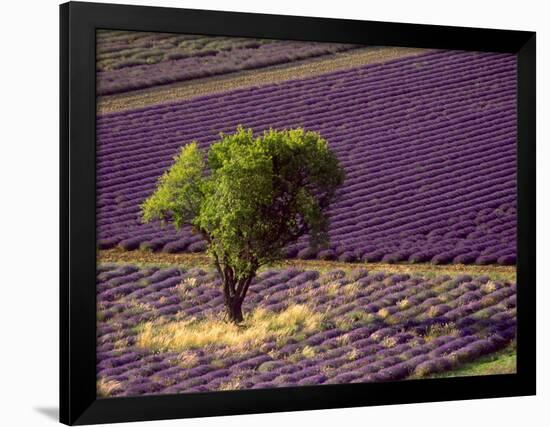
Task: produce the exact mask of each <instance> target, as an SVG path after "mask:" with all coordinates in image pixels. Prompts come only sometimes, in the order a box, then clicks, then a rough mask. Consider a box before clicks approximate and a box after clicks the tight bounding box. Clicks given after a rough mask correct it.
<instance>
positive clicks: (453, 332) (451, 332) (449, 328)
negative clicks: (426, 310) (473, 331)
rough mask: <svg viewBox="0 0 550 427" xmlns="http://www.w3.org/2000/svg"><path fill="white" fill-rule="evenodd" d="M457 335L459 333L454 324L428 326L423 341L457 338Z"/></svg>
mask: <svg viewBox="0 0 550 427" xmlns="http://www.w3.org/2000/svg"><path fill="white" fill-rule="evenodd" d="M459 335H460V332H459V330H458V329H457V328H456V326H455V324H454V323H445V324H443V325H433V326H430V327H429V328H428V330H427V331H426V334H425V335H424V339H425V340H426V341H431V340H434V339H436V338H439V337H442V336H451V337H458V336H459Z"/></svg>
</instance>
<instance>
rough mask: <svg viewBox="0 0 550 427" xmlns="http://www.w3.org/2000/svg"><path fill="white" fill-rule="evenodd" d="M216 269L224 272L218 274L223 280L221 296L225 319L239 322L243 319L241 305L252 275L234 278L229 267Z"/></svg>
mask: <svg viewBox="0 0 550 427" xmlns="http://www.w3.org/2000/svg"><path fill="white" fill-rule="evenodd" d="M218 271H221V272H222V273H224V274H222V273H220V276H221V277H222V281H223V297H224V302H225V312H226V315H227V320H229V321H230V322H233V323H236V324H239V323H241V322H242V321H243V320H244V316H243V311H242V305H243V301H244V298H245V296H246V292H247V291H248V287H249V286H250V283H251V282H252V279H253V277H254V275H253V274H251V275H249V276H248V277H245V278H240V279H235V274H234V273H233V272H232V271H230V269H228V270H227V272H225V271H222V269H221V268H220V269H218Z"/></svg>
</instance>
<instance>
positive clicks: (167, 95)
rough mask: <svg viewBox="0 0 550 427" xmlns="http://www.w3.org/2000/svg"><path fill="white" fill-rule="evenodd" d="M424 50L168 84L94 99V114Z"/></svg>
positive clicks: (355, 55)
mask: <svg viewBox="0 0 550 427" xmlns="http://www.w3.org/2000/svg"><path fill="white" fill-rule="evenodd" d="M425 52H428V50H427V49H417V48H406V47H369V48H361V49H355V50H352V51H348V52H343V53H338V54H335V55H330V56H328V57H326V56H325V57H322V58H317V59H309V60H303V61H298V62H292V63H289V64H283V65H278V66H273V67H267V68H262V69H256V70H247V71H241V72H236V73H230V74H225V75H221V76H214V77H207V78H203V79H197V80H192V81H184V82H181V83H174V84H171V85H163V86H158V87H155V88H149V89H144V90H138V91H132V92H126V93H123V94H117V95H111V96H103V97H98V98H97V113H98V114H105V113H112V112H116V111H124V110H130V109H134V108H140V107H146V106H150V105H154V104H162V103H166V102H173V101H181V100H185V99H190V98H194V97H196V96H202V95H209V94H212V93H219V92H225V91H228V90H233V89H239V88H247V87H252V86H261V85H267V84H271V83H278V82H282V81H286V80H291V79H298V78H305V77H310V76H315V75H319V74H324V73H330V72H333V71H339V70H343V69H347V68H351V67H357V66H361V65H366V64H373V63H379V62H385V61H389V60H392V59H397V58H404V57H407V56H413V55H419V54H422V53H425Z"/></svg>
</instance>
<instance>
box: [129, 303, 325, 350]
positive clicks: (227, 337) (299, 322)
mask: <svg viewBox="0 0 550 427" xmlns="http://www.w3.org/2000/svg"><path fill="white" fill-rule="evenodd" d="M322 320H323V316H322V315H321V314H318V313H314V312H313V311H312V310H311V309H309V308H308V307H307V306H305V305H291V306H290V307H288V308H287V309H286V310H284V311H282V312H279V313H273V312H269V311H267V310H265V309H262V308H258V309H256V310H255V311H254V312H252V314H251V315H250V316H249V317H248V318H247V319H246V320H245V322H244V323H243V324H242V325H235V324H233V323H226V322H223V321H221V320H219V319H216V318H204V319H199V320H188V321H179V322H169V323H165V324H163V325H159V324H158V323H156V322H148V323H145V324H143V325H140V327H139V328H138V336H137V345H138V346H139V347H143V348H148V349H150V350H152V351H184V350H189V349H194V348H203V347H212V346H215V347H219V346H229V347H231V348H232V349H247V348H251V347H257V346H260V345H261V344H262V343H263V342H265V341H267V340H270V339H276V340H282V339H284V338H287V337H291V336H294V335H297V334H304V333H306V334H307V333H310V332H314V331H316V330H318V329H319V327H320V325H321V322H322Z"/></svg>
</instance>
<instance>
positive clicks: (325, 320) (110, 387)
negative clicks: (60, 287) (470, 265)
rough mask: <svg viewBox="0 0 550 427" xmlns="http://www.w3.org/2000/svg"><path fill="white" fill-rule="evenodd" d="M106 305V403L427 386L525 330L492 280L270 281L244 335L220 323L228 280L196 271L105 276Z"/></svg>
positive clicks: (251, 304)
mask: <svg viewBox="0 0 550 427" xmlns="http://www.w3.org/2000/svg"><path fill="white" fill-rule="evenodd" d="M97 300H98V365H97V373H98V391H99V393H100V394H101V395H102V396H103V397H105V396H133V395H140V394H151V393H180V392H184V393H192V392H203V391H213V390H235V389H242V388H269V387H289V386H296V385H312V384H339V383H352V382H371V381H395V380H403V379H407V378H423V377H429V376H430V375H433V374H436V373H441V372H444V371H448V370H451V369H454V368H457V367H460V366H461V365H462V364H464V363H467V362H470V361H472V360H475V359H477V358H479V357H480V356H483V355H486V354H489V353H492V352H495V351H497V350H499V349H502V348H504V347H505V346H507V345H508V344H510V342H512V341H513V340H515V328H516V312H515V306H516V286H515V284H514V283H509V282H506V281H494V280H490V279H489V278H488V277H487V276H477V277H472V276H468V275H459V276H456V277H454V278H451V277H450V276H438V277H434V278H425V277H421V276H411V275H407V274H385V273H383V272H368V271H367V270H365V269H361V268H358V269H354V270H351V271H347V272H346V271H343V270H333V271H328V272H323V273H321V274H320V273H319V272H318V271H312V270H298V269H284V270H283V269H278V270H275V269H273V270H267V271H264V272H263V273H261V274H260V276H259V277H258V280H257V281H256V282H255V283H254V285H253V286H252V287H251V293H250V295H249V298H248V299H247V303H246V310H247V311H250V312H252V314H251V320H250V322H251V325H250V328H249V329H246V328H245V329H240V330H237V331H235V330H233V326H230V325H227V324H224V323H223V322H222V321H221V320H219V316H218V314H219V313H220V312H221V311H222V305H223V296H222V294H221V289H220V283H219V279H218V278H217V277H216V275H215V274H214V273H213V272H212V271H205V270H201V269H199V268H193V269H189V270H184V269H180V268H158V267H151V268H138V267H136V266H131V265H125V266H116V265H112V264H106V265H103V266H101V267H100V268H99V271H98V284H97ZM228 332H231V334H228Z"/></svg>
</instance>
